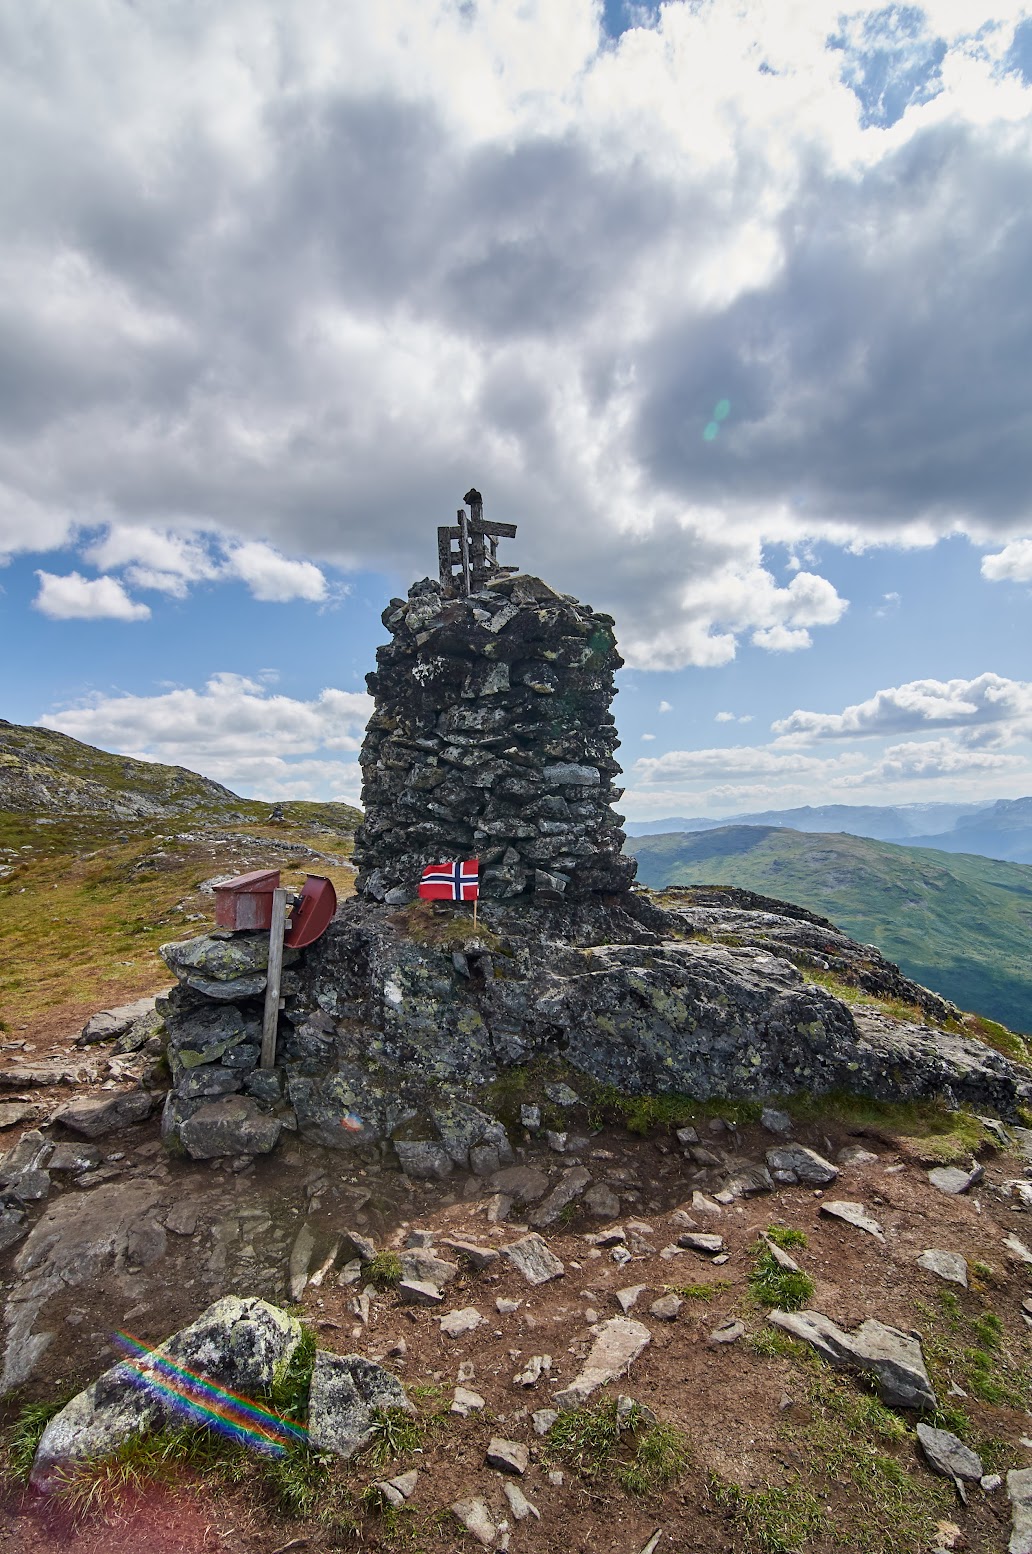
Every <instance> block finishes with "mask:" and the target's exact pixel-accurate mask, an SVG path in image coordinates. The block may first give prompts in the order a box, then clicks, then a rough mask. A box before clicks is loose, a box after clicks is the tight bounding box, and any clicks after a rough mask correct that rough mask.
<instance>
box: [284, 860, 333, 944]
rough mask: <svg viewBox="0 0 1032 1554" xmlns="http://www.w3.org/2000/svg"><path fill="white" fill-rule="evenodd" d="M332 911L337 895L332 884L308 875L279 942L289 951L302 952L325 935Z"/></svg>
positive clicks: (321, 877)
mask: <svg viewBox="0 0 1032 1554" xmlns="http://www.w3.org/2000/svg"><path fill="white" fill-rule="evenodd" d="M336 910H337V892H336V891H335V890H334V888H333V884H332V882H331V881H330V880H328V879H324V877H323V876H322V875H321V874H310V875H309V876H308V878H307V879H306V880H305V883H304V886H303V887H302V890H301V894H300V896H299V897H298V899H297V902H296V904H295V906H294V910H293V912H292V913H291V916H290V927H289V928H288V929H287V931H286V933H285V934H284V936H283V943H284V944H288V945H289V946H290V948H291V949H292V950H302V949H304V947H305V945H306V944H313V943H314V942H315V940H316V939H318V937H319V935H320V934H322V933H325V932H326V929H327V928H328V927H329V925H330V923H331V922H332V920H333V914H334V912H336Z"/></svg>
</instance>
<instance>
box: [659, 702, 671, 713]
mask: <svg viewBox="0 0 1032 1554" xmlns="http://www.w3.org/2000/svg"><path fill="white" fill-rule="evenodd" d="M673 710H674V706H673V703H672V702H669V701H661V702H660V704H659V711H660V712H673Z"/></svg>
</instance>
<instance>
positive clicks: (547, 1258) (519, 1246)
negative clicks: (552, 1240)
mask: <svg viewBox="0 0 1032 1554" xmlns="http://www.w3.org/2000/svg"><path fill="white" fill-rule="evenodd" d="M502 1256H503V1257H504V1258H506V1259H507V1260H508V1261H509V1262H510V1263H512V1265H513V1267H514V1268H516V1269H517V1270H518V1271H519V1272H520V1273H521V1274H522V1275H523V1277H524V1278H525V1279H526V1281H527V1283H528V1284H547V1283H548V1281H549V1280H550V1279H558V1278H559V1276H560V1274H563V1273H565V1272H566V1269H565V1267H564V1265H563V1264H562V1263H561V1262H560V1260H559V1258H558V1257H556V1256H555V1254H554V1253H553V1252H551V1251H549V1248H548V1246H547V1245H546V1244H545V1242H544V1241H543V1240H542V1239H541V1237H540V1236H538V1235H535V1234H534V1233H533V1232H531V1234H530V1235H528V1236H523V1237H522V1238H521V1239H520V1240H519V1241H511V1242H510V1243H509V1245H508V1246H503V1247H502Z"/></svg>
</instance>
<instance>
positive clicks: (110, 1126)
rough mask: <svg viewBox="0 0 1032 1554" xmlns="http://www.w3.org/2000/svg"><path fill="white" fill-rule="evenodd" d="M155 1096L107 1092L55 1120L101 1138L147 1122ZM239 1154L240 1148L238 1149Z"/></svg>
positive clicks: (66, 1108) (57, 1115)
mask: <svg viewBox="0 0 1032 1554" xmlns="http://www.w3.org/2000/svg"><path fill="white" fill-rule="evenodd" d="M154 1105H155V1098H154V1096H152V1095H151V1094H150V1092H149V1091H147V1090H124V1091H121V1092H120V1093H119V1094H117V1095H106V1096H104V1097H103V1098H100V1099H97V1100H86V1101H73V1102H72V1103H71V1105H70V1106H62V1107H61V1109H60V1110H59V1111H57V1112H55V1113H54V1116H53V1118H52V1119H51V1120H52V1121H53V1122H60V1123H62V1124H63V1125H64V1126H65V1127H66V1128H70V1129H71V1131H72V1132H73V1133H81V1134H82V1135H83V1137H84V1138H88V1139H99V1138H103V1137H104V1135H105V1134H107V1133H117V1132H118V1131H119V1130H120V1129H121V1128H129V1127H132V1125H133V1123H134V1122H143V1121H144V1119H145V1118H147V1117H149V1116H150V1114H151V1112H152V1111H153V1110H154ZM238 1153H239V1151H238Z"/></svg>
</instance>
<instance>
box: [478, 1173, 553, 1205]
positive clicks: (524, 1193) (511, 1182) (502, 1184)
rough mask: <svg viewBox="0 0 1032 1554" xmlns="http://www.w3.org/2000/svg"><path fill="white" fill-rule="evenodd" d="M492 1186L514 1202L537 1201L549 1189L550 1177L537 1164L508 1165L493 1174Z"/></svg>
mask: <svg viewBox="0 0 1032 1554" xmlns="http://www.w3.org/2000/svg"><path fill="white" fill-rule="evenodd" d="M491 1188H492V1190H493V1191H494V1192H500V1193H504V1194H505V1196H506V1197H507V1198H511V1199H512V1200H513V1202H514V1203H536V1202H537V1201H538V1199H539V1198H543V1197H544V1195H545V1193H546V1192H547V1191H548V1177H547V1176H546V1174H545V1172H544V1171H539V1170H538V1168H537V1166H520V1165H517V1166H506V1167H505V1169H504V1170H503V1171H496V1172H495V1174H494V1175H493V1176H492V1178H491Z"/></svg>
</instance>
